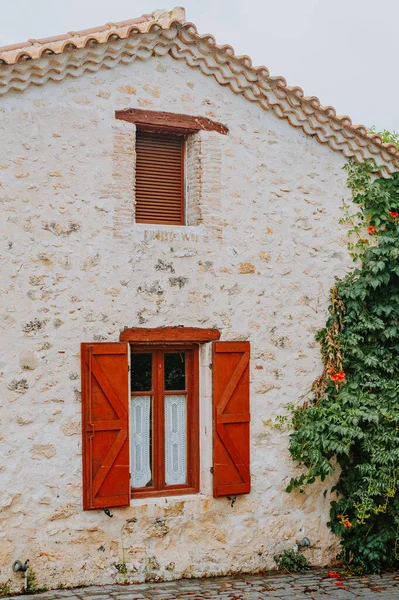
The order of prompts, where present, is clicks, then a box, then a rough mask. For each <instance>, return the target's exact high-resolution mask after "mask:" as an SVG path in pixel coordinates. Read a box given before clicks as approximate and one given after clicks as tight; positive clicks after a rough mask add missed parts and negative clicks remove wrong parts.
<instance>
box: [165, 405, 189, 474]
mask: <svg viewBox="0 0 399 600" xmlns="http://www.w3.org/2000/svg"><path fill="white" fill-rule="evenodd" d="M186 413H187V408H186V395H185V394H179V395H177V394H173V395H170V396H165V483H166V485H173V484H174V485H177V484H180V483H186V480H187V475H186V453H187V417H186Z"/></svg>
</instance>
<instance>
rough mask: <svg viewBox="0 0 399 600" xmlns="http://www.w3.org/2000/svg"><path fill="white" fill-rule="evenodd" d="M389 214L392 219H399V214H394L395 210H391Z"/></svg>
mask: <svg viewBox="0 0 399 600" xmlns="http://www.w3.org/2000/svg"><path fill="white" fill-rule="evenodd" d="M389 214H390V215H391V217H392V219H396V218H397V217H399V212H396V210H391V212H390V213H389Z"/></svg>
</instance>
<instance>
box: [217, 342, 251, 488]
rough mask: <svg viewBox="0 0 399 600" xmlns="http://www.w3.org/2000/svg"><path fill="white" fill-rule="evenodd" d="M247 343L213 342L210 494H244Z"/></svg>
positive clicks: (247, 453)
mask: <svg viewBox="0 0 399 600" xmlns="http://www.w3.org/2000/svg"><path fill="white" fill-rule="evenodd" d="M249 355H250V345H249V342H215V343H214V344H213V367H212V371H213V415H214V438H213V495H214V496H215V497H219V496H230V495H235V494H248V493H249V491H250V489H251V479H250V470H249V462H250V461H249V458H250V436H249V423H250V413H249V400H250V398H249Z"/></svg>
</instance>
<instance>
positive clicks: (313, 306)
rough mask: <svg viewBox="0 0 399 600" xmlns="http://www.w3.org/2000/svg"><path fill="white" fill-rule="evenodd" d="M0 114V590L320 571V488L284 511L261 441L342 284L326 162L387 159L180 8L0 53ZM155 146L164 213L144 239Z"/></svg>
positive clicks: (268, 451)
mask: <svg viewBox="0 0 399 600" xmlns="http://www.w3.org/2000/svg"><path fill="white" fill-rule="evenodd" d="M0 95H1V98H0V132H1V147H0V174H1V175H0V199H1V211H2V217H1V269H2V276H1V292H2V293H1V296H2V300H1V301H2V304H1V315H2V318H1V327H2V349H1V358H0V376H1V378H0V381H1V385H2V392H1V396H0V507H1V510H0V583H3V582H7V581H8V580H11V587H12V588H13V589H19V588H20V586H21V581H20V577H19V574H13V573H12V570H11V567H12V563H13V561H14V560H15V559H21V560H22V561H25V560H26V559H29V560H30V567H31V568H32V569H33V570H34V571H35V573H36V575H37V578H38V581H39V583H40V584H45V585H47V586H49V587H57V586H58V585H59V584H63V585H79V584H91V583H97V584H98V583H111V582H114V581H123V580H125V579H129V580H130V581H144V580H161V579H165V580H167V579H175V578H179V577H192V576H203V575H210V574H212V575H217V574H225V573H231V572H239V571H241V572H254V571H257V570H259V569H265V568H273V564H274V563H273V555H274V554H275V553H277V552H279V551H281V550H283V549H285V548H290V547H292V546H293V545H294V544H295V541H296V540H298V539H300V538H302V537H303V536H305V535H306V536H307V537H308V538H309V539H310V541H311V544H312V545H311V548H310V549H309V550H308V551H307V552H308V556H309V558H310V560H311V561H312V563H313V564H315V565H321V564H325V563H327V562H328V561H329V560H331V559H332V558H333V557H334V555H335V553H336V540H335V539H334V537H333V536H332V534H331V533H330V532H329V531H328V529H327V527H326V525H325V523H326V521H327V520H328V510H329V502H330V497H329V493H327V494H326V495H325V497H324V495H323V491H324V490H325V489H329V487H330V486H329V483H328V482H327V483H326V482H324V483H320V485H315V486H313V487H312V489H311V490H309V492H307V493H306V494H303V495H294V494H291V495H288V494H286V493H285V491H284V490H285V487H286V485H287V483H288V481H289V479H290V478H291V477H292V476H293V474H294V473H295V472H296V470H295V469H296V468H295V466H294V465H293V464H292V462H291V461H290V457H289V454H288V450H287V448H288V433H287V432H284V431H281V430H276V429H273V428H272V427H270V424H271V423H272V422H273V420H274V419H275V417H276V416H278V415H280V414H282V413H283V412H284V406H285V405H286V404H287V403H289V402H295V401H297V400H298V399H299V398H300V397H301V396H302V395H303V394H304V393H306V391H307V390H309V388H310V385H311V383H312V381H313V380H314V378H315V374H317V373H318V372H319V371H320V369H321V362H320V355H319V348H318V345H317V344H316V343H315V341H314V335H315V332H316V331H317V329H318V328H319V327H320V326H322V325H323V323H324V322H325V318H326V311H327V306H328V299H329V289H330V287H331V285H332V284H333V282H334V277H335V276H336V275H342V274H343V273H344V272H345V270H346V269H347V268H348V267H349V266H350V259H349V257H348V254H347V250H346V242H347V239H346V231H345V229H344V227H343V226H341V225H340V224H339V219H340V204H341V200H342V198H348V190H347V187H346V177H345V172H344V171H343V170H342V167H343V166H344V164H345V163H346V161H347V160H348V158H354V159H355V160H358V161H361V160H364V159H368V158H371V159H373V160H374V161H375V163H376V164H377V165H378V167H379V168H380V172H381V173H382V174H383V175H384V176H389V174H390V173H392V172H394V171H397V170H398V168H399V156H398V154H397V152H396V148H395V147H393V146H390V145H386V144H383V143H382V141H381V139H380V138H379V137H378V136H370V135H368V134H367V132H366V130H365V128H364V127H355V126H353V125H352V123H351V121H350V119H349V118H348V117H337V116H336V114H335V111H334V109H332V108H331V107H323V106H321V105H320V102H319V101H318V100H317V99H316V98H313V97H312V98H307V97H305V96H304V95H303V92H302V90H301V89H300V88H290V87H288V86H287V84H286V82H285V81H284V80H283V79H282V78H272V77H271V76H270V74H269V72H268V71H267V69H266V68H265V67H261V68H254V67H253V66H252V64H251V61H250V59H249V58H248V57H246V56H244V57H237V56H235V55H234V52H233V50H232V48H231V47H230V46H218V45H217V44H216V42H215V41H214V39H213V38H212V36H200V35H199V34H198V32H197V30H196V28H195V27H194V26H193V25H192V24H190V23H186V21H185V16H184V11H183V9H180V8H177V9H174V10H173V11H171V12H170V13H167V12H165V11H157V12H155V13H153V14H151V15H145V16H143V17H141V18H139V19H135V20H133V21H127V22H124V23H118V24H108V25H107V26H104V27H101V28H97V29H93V30H88V31H83V32H78V33H71V34H67V35H65V36H60V37H58V38H48V39H47V40H38V41H35V40H33V41H30V42H29V43H25V44H18V45H16V46H11V47H7V48H4V49H0ZM168 135H169V136H170V135H174V136H175V138H176V139H177V138H179V139H180V140H184V141H183V146H181V148H183V150H182V152H183V154H182V156H183V161H182V163H181V166H180V167H179V168H181V169H182V170H183V171H181V170H180V171H179V177H180V178H181V180H180V181H183V184H182V186H183V187H182V188H181V189H180V188H179V190H180V191H179V190H178V195H179V194H180V193H181V201H182V204H181V205H178V204H176V203H175V204H173V203H172V204H168V202H167V201H166V203H165V204H164V206H166V209H165V210H166V213H168V211H172V213H173V211H174V210H175V209H176V206H181V209H182V211H183V210H184V215H183V212H182V213H181V215H183V216H182V217H181V218H182V220H181V222H180V223H176V222H175V217H173V218H171V220H172V221H173V222H172V223H169V222H168V221H167V218H168V217H167V216H166V217H165V215H161V217H160V221H161V222H159V223H154V222H151V220H152V221H154V219H153V218H152V217H151V214H152V213H151V210H152V209H151V206H152V205H149V204H148V197H147V196H146V194H148V189H147V188H148V186H147V183H148V182H149V186H150V188H151V185H152V184H151V182H152V181H153V174H151V169H152V168H155V167H154V164H155V163H156V161H151V160H148V156H146V155H145V152H144V151H143V150H142V149H141V146H140V145H139V140H142V139H144V142H145V141H146V140H147V141H148V140H150V142H151V143H153V141H154V139H155V140H156V141H157V139H158V138H161V139H162V140H164V139H165V138H166V137H168ZM146 136H147V137H146ZM151 136H152V137H151ZM156 136H158V138H157V137H156ZM162 136H163V137H162ZM179 136H180V137H179ZM175 138H173V139H175ZM158 141H159V140H158ZM140 143H142V142H140ZM157 143H158V142H157ZM168 152H169V150H168V151H167V152H166V158H165V161H166V163H165V164H166V166H168V156H170V154H168ZM161 155H162V151H160V156H161ZM157 156H158V155H157ZM162 156H164V157H165V153H164V154H163V155H162ZM143 157H144V158H143ZM158 159H159V156H158V158H157V160H158ZM162 160H163V159H162ZM140 161H141V162H140ZM143 161H144V163H143ZM178 162H179V161H178V160H177V161H175V162H174V163H173V165H172V167H173V169H174V168H175V167H176V165H177V163H178ZM143 164H144V167H143ZM179 164H180V163H179ZM169 166H170V165H169ZM172 167H171V168H172ZM176 168H177V167H176ZM146 169H149V175H148V177H147V176H146ZM173 169H172V170H173ZM161 171H162V169H161ZM169 173H170V171H169V170H168V174H169ZM158 175H159V172H158ZM168 177H169V175H168ZM143 178H144V179H143ZM161 181H162V177H161ZM168 185H169V184H168ZM146 186H147V187H146ZM166 187H167V186H166ZM171 187H172V188H173V184H171ZM138 190H140V194H139V192H138ZM173 190H174V192H175V191H176V189H175V188H173ZM174 192H173V193H174ZM149 193H150V195H151V193H153V189H152V188H151V189H150V192H149ZM159 193H160V194H161V195H162V193H163V192H162V189H161V191H160V192H159ZM139 196H140V198H139ZM176 197H177V196H176ZM179 197H180V196H179ZM138 198H139V199H138ZM164 201H165V198H164V196H162V198H161V203H162V202H164ZM176 202H178V201H177V200H176ZM140 203H141V204H140ZM139 206H141V207H144V209H143V210H144V213H143V214H144V216H143V217H142V218H141V222H138V221H140V219H138V218H137V215H138V214H139V213H138V212H137V211H138V207H139ZM140 210H141V209H140ZM146 210H147V213H146ZM166 213H165V214H166ZM172 213H170V214H172ZM168 214H169V213H168ZM173 214H174V213H173ZM179 218H180V217H179ZM165 219H166V220H165ZM155 220H156V219H155ZM81 343H83V344H84V345H83V346H82V347H81ZM249 355H250V359H249ZM129 364H130V371H128V368H129ZM151 372H152V376H151ZM148 373H150V375H148ZM146 378H147V379H146ZM100 380H101V381H100ZM154 382H155V383H154ZM129 386H130V388H129ZM129 390H130V391H129ZM226 390H227V391H226ZM145 392H146V393H145ZM168 392H169V393H168ZM172 392H173V394H172ZM179 392H180V393H179ZM130 394H131V396H130ZM107 402H108V404H107ZM229 402H230V405H229ZM234 403H236V405H235V408H234V407H233V409H234V410H233V409H231V410H230V409H229V408H228V407H229V406H230V408H231V406H232V405H233V404H234ZM233 413H234V414H235V415H236V417H237V415H239V416H238V417H237V418H235V417H234V414H233ZM249 413H250V415H251V416H250V427H249ZM231 415H233V417H234V418H233V417H232V416H231ZM223 432H224V433H223ZM223 435H225V437H223ZM118 436H119V437H118ZM226 436H227V437H226ZM98 440H99V441H98ZM226 440H227V441H226ZM229 443H232V446H230V447H229ZM96 444H97V446H96ZM129 450H130V455H131V456H130V459H129ZM82 454H83V462H82ZM82 465H83V466H82ZM99 473H100V474H99ZM129 477H130V478H131V479H130V481H129ZM82 481H83V483H82ZM131 488H132V493H131ZM103 508H105V509H106V511H104V510H102V509H103ZM107 512H108V513H109V515H107V514H106V513H107Z"/></svg>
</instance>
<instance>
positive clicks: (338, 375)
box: [330, 371, 345, 382]
mask: <svg viewBox="0 0 399 600" xmlns="http://www.w3.org/2000/svg"><path fill="white" fill-rule="evenodd" d="M330 379H331V381H341V382H342V381H344V379H345V373H344V371H340V372H339V373H335V375H331V377H330Z"/></svg>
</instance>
